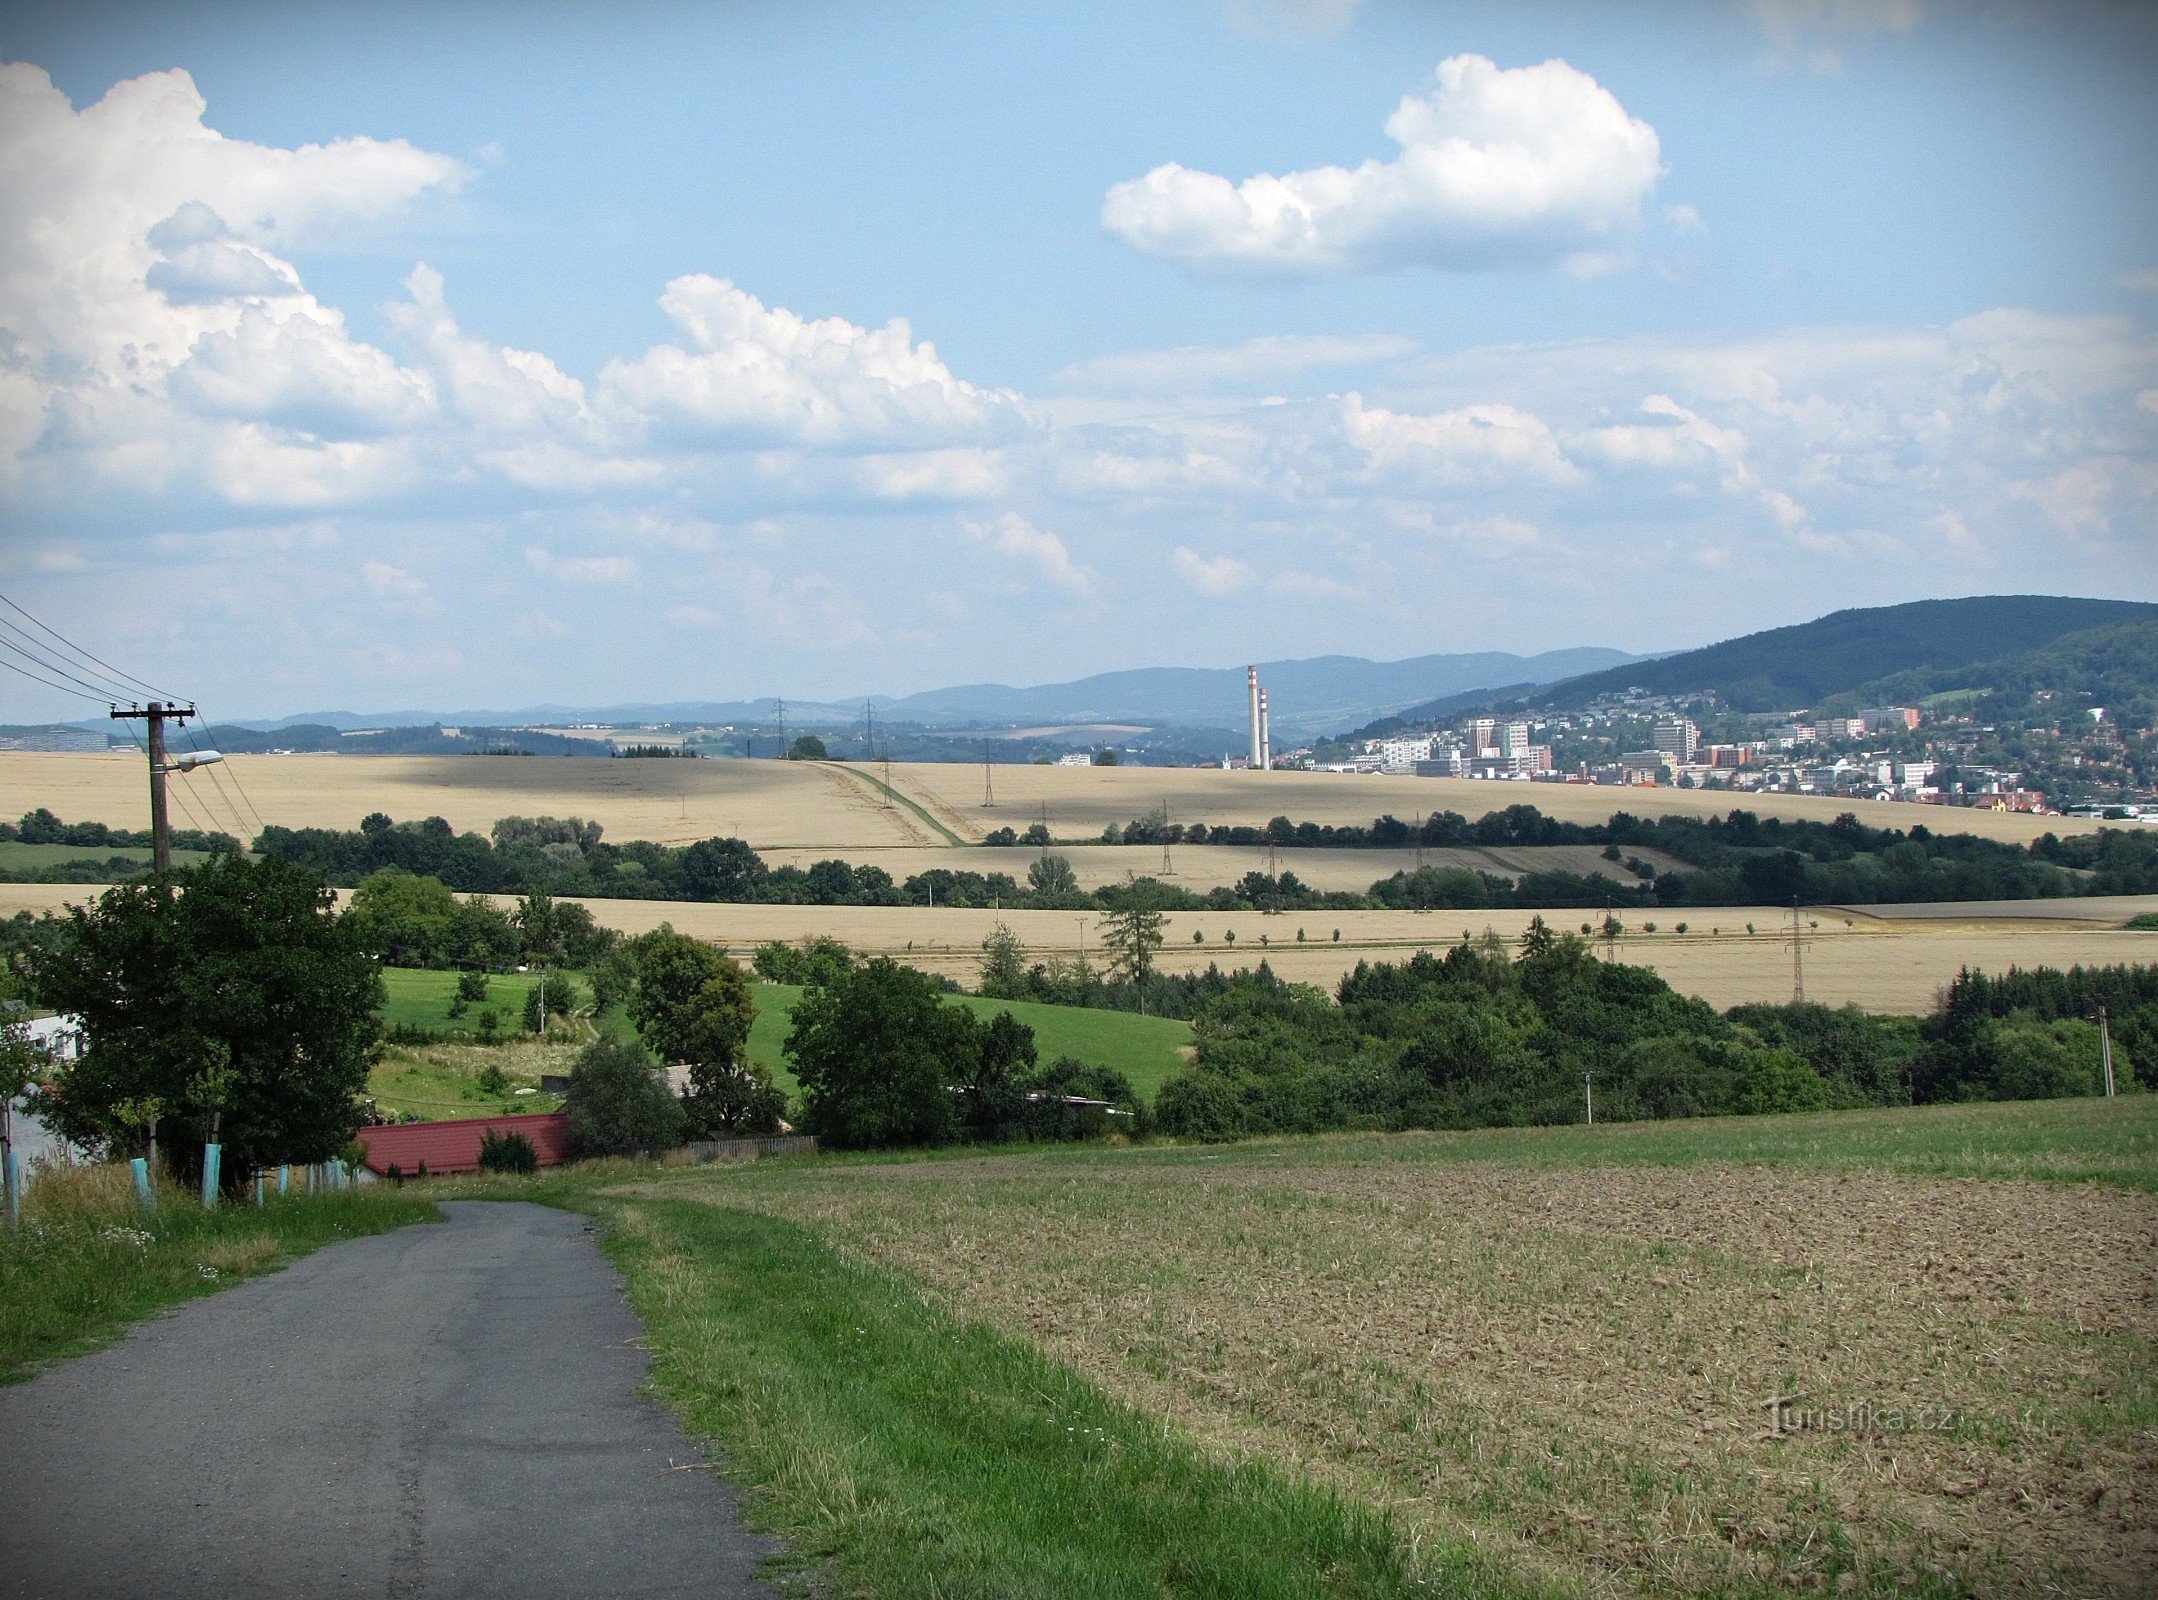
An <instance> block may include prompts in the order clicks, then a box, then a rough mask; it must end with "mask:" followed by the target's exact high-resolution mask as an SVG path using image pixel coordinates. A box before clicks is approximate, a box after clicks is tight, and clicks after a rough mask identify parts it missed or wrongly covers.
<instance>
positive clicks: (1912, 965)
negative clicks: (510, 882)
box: [0, 763, 2158, 1012]
mask: <svg viewBox="0 0 2158 1600" xmlns="http://www.w3.org/2000/svg"><path fill="white" fill-rule="evenodd" d="M622 764H623V765H629V764H630V763H622ZM650 764H651V765H661V764H663V763H650ZM689 764H690V763H684V765H689ZM1336 853H1337V854H1355V855H1361V854H1363V852H1349V851H1343V852H1336ZM97 892H98V890H97V888H96V886H94V885H72V884H68V885H60V884H0V915H4V914H8V913H12V912H14V911H17V910H31V911H40V910H51V909H54V908H57V907H59V906H63V905H69V904H76V903H80V902H81V901H83V900H86V899H88V898H90V897H92V896H94V895H95V894H96V893H97ZM587 903H588V904H589V905H590V906H591V907H592V911H593V914H594V916H595V917H597V918H598V919H599V920H600V921H601V922H603V923H605V924H606V925H608V926H609V927H614V928H619V929H621V930H622V931H623V932H625V933H643V932H646V931H648V930H650V929H652V928H656V927H659V926H660V925H661V924H663V923H664V924H668V925H671V926H672V927H673V928H674V929H675V930H676V931H678V932H681V933H687V934H690V935H692V936H694V937H696V938H700V939H706V940H710V941H712V942H713V943H716V944H720V945H724V946H726V947H727V948H729V949H731V950H732V951H733V952H734V953H735V954H736V955H738V956H743V955H747V954H748V952H749V951H750V950H752V949H754V948H755V947H756V946H757V945H759V944H762V943H764V942H766V941H767V940H772V939H779V940H784V941H790V942H791V941H795V940H799V939H801V938H804V937H806V936H809V935H813V934H827V935H830V936H831V937H833V938H836V939H839V940H842V941H844V942H845V943H847V944H849V945H851V946H853V947H854V948H855V949H857V950H860V951H863V952H866V953H869V954H873V955H888V956H891V957H893V958H894V959H896V960H900V961H904V962H907V963H909V964H911V965H914V966H918V967H921V968H923V969H924V970H925V971H930V972H938V973H943V974H946V975H948V976H951V977H954V978H957V979H959V980H960V981H962V982H967V983H971V982H972V981H973V979H974V976H975V974H976V972H977V970H978V968H979V965H980V960H981V943H982V940H984V939H985V938H987V937H988V936H989V934H990V933H991V932H992V931H993V930H994V929H995V928H996V927H997V925H998V924H999V923H1003V924H1004V925H1006V926H1008V927H1010V928H1011V929H1012V930H1013V931H1014V932H1015V933H1017V934H1018V935H1019V937H1020V938H1021V939H1022V940H1023V941H1024V942H1025V944H1026V946H1027V949H1028V951H1029V954H1030V956H1031V958H1032V959H1035V960H1042V959H1046V958H1048V957H1052V956H1061V957H1065V958H1067V959H1068V958H1074V957H1077V956H1078V955H1080V954H1081V953H1084V954H1086V955H1087V956H1088V958H1089V959H1091V960H1094V961H1097V962H1098V961H1099V959H1100V956H1101V930H1100V925H1099V918H1098V917H1096V916H1095V915H1094V914H1092V913H1088V912H1066V911H1005V912H996V911H978V910H945V909H937V910H931V909H929V908H927V907H922V906H900V907H880V906H770V905H710V904H691V903H687V902H682V901H665V900H592V901H589V902H587ZM2085 905H2086V903H2085V902H2080V901H2070V902H2061V903H2060V911H2059V915H2058V916H2053V915H2049V914H2048V906H2047V904H2046V903H2045V902H2037V901H2016V902H2011V903H2007V904H2004V905H2003V906H2001V907H1998V908H1988V907H1971V908H1968V909H1967V911H1966V912H1965V914H1964V915H1962V916H1960V917H1956V918H1953V919H1951V918H1949V917H1946V916H1934V917H1892V916H1886V915H1876V914H1873V913H1871V912H1867V911H1857V910H1853V911H1844V910H1835V909H1830V908H1825V907H1816V908H1809V909H1808V910H1807V912H1806V914H1805V921H1806V924H1807V925H1806V927H1805V928H1804V930H1803V932H1804V937H1805V948H1804V953H1803V955H1804V967H1805V980H1806V993H1807V995H1808V997H1809V998H1811V999H1814V1000H1818V1001H1822V1002H1824V1003H1826V1004H1829V1005H1846V1004H1850V1005H1858V1006H1861V1007H1864V1008H1865V1009H1867V1010H1869V1011H1900V1012H1918V1011H1923V1010H1926V1009H1927V1008H1928V1007H1930V1006H1931V1005H1932V1003H1933V999H1934V992H1935V991H1936V990H1937V989H1938V988H1940V987H1941V986H1942V985H1943V984H1945V983H1947V982H1948V981H1949V980H1950V979H1951V978H1953V977H1954V976H1955V975H1956V973H1957V971H1958V970H1960V969H1961V968H1963V967H1965V966H1969V967H1973V968H1975V969H1978V970H1980V971H1986V972H2005V971H2006V970H2007V969H2008V968H2009V967H2011V966H2023V967H2030V966H2038V965H2046V966H2055V967H2064V968H2065V967H2070V966H2074V965H2077V964H2078V963H2081V964H2083V965H2085V966H2091V965H2100V966H2103V965H2112V964H2117V963H2122V962H2153V961H2158V933H2154V932H2130V931H2127V930H2124V929H2122V928H2120V927H2119V926H2107V925H2104V924H2098V925H2093V924H2092V923H2090V922H2088V921H2080V920H2077V919H2078V917H2079V916H2080V914H2081V913H2082V912H2083V910H2084V908H2085ZM2106 908H2107V910H2108V912H2109V913H2112V914H2117V916H2118V917H2119V918H2120V919H2121V920H2125V919H2126V918H2127V917H2128V916H2130V915H2133V914H2134V913H2135V912H2136V911H2137V910H2145V911H2148V910H2158V897H2142V898H2140V899H2122V900H2115V901H2108V902H2106ZM1539 915H1540V916H1542V917H1543V918H1544V920H1545V921H1546V922H1548V923H1550V924H1551V925H1553V926H1555V927H1560V928H1578V927H1579V926H1580V925H1581V924H1582V923H1584V922H1587V923H1591V924H1595V923H1598V922H1600V921H1601V920H1602V918H1603V916H1604V911H1603V908H1602V907H1600V906H1597V907H1583V908H1577V909H1573V910H1555V911H1544V912H1529V911H1473V912H1463V911H1431V912H1417V911H1340V912H1333V911H1311V912H1292V913H1285V914H1282V915H1272V914H1269V913H1266V912H1259V911H1228V912H1216V911H1189V912H1172V913H1170V914H1168V916H1167V917H1166V918H1165V943H1164V945H1163V948H1162V950H1161V951H1160V952H1159V958H1160V964H1161V966H1162V968H1163V970H1165V971H1195V970H1203V969H1204V968H1205V967H1206V966H1207V965H1208V964H1209V963H1215V964H1218V965H1220V966H1222V967H1223V968H1225V969H1227V968H1235V967H1250V966H1256V965H1257V964H1258V963H1259V962H1260V961H1262V960H1263V961H1265V962H1267V963H1268V964H1269V965H1271V966H1272V967H1273V969H1274V970H1275V971H1276V972H1278V973H1280V974H1281V975H1282V976H1283V977H1285V978H1288V979H1290V980H1292V981H1294V982H1298V983H1314V984H1320V985H1324V986H1329V987H1330V986H1331V985H1333V984H1334V983H1335V982H1336V981H1338V980H1339V978H1340V977H1341V976H1342V974H1343V973H1345V972H1347V971H1348V970H1350V969H1351V968H1352V967H1354V966H1355V964H1356V963H1357V962H1358V961H1361V960H1371V961H1399V960H1402V959H1404V958H1406V957H1408V956H1411V955H1414V954H1415V953H1416V952H1417V951H1418V950H1420V949H1444V948H1445V947H1446V946H1448V945H1450V944H1452V943H1454V942H1456V941H1458V940H1459V939H1460V938H1461V936H1462V935H1463V934H1464V933H1469V934H1472V935H1473V934H1476V933H1481V932H1482V931H1483V930H1484V929H1486V928H1490V929H1492V930H1493V931H1495V932H1497V933H1498V934H1500V935H1501V936H1502V937H1504V938H1507V939H1517V938H1519V937H1520V934H1521V932H1522V930H1523V929H1524V928H1526V927H1527V925H1528V923H1529V920H1530V918H1531V917H1532V916H1539ZM1627 920H1628V931H1627V933H1626V934H1625V935H1624V936H1623V937H1621V938H1620V939H1619V940H1618V942H1617V944H1616V945H1615V946H1614V947H1613V953H1614V954H1615V955H1616V957H1617V958H1618V959H1619V960H1622V961H1628V962H1632V963H1634V964H1636V965H1639V966H1646V967H1652V968H1654V969H1655V970H1656V971H1657V972H1658V973H1660V974H1662V976H1663V977H1664V979H1665V980H1666V981H1667V982H1669V983H1670V984H1671V985H1672V986H1673V987H1674V988H1677V989H1679V990H1681V991H1683V992H1684V993H1687V994H1694V995H1698V996H1700V997H1701V998H1702V999H1705V1000H1707V1001H1709V1002H1710V1003H1711V1004H1712V1005H1716V1006H1719V1007H1723V1006H1733V1005H1740V1004H1745V1003H1748V1002H1751V1001H1774V1000H1787V999H1789V998H1790V995H1791V987H1792V976H1793V974H1792V961H1791V945H1790V925H1791V910H1790V907H1788V906H1783V907H1775V906H1756V907H1743V906H1741V907H1729V906H1722V907H1716V908H1714V909H1713V910H1691V911H1687V912H1683V913H1664V914H1662V915H1659V916H1656V917H1652V918H1643V917H1640V916H1638V915H1635V916H1631V917H1630V918H1629V919H1627ZM1646 921H1654V922H1655V923H1656V925H1657V928H1656V931H1655V932H1653V933H1651V932H1648V931H1647V930H1646V927H1645V922H1646ZM1680 921H1683V922H1685V924H1686V932H1684V933H1680V932H1678V931H1677V928H1678V923H1679V922H1680ZM1749 924H1751V928H1752V931H1750V932H1749V931H1748V925H1749ZM1337 928H1338V929H1339V930H1340V931H1341V938H1340V939H1339V940H1338V941H1337V940H1335V939H1334V937H1333V934H1334V931H1335V930H1336V929H1337ZM1299 930H1302V932H1303V934H1304V938H1303V939H1302V940H1301V941H1299V940H1298V939H1297V933H1298V931H1299ZM1232 933H1233V934H1235V935H1236V937H1235V940H1234V941H1233V942H1232V941H1230V940H1229V938H1228V935H1230V934H1232ZM1194 934H1197V935H1198V936H1199V938H1198V939H1197V940H1196V941H1195V940H1194V939H1193V935H1194ZM1262 941H1263V942H1262Z"/></svg>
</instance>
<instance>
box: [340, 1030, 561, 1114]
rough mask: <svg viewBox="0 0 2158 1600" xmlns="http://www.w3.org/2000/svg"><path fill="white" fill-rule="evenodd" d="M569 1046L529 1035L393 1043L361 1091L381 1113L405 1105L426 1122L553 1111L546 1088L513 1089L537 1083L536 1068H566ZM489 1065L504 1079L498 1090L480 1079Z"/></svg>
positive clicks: (404, 1108) (555, 1103)
mask: <svg viewBox="0 0 2158 1600" xmlns="http://www.w3.org/2000/svg"><path fill="white" fill-rule="evenodd" d="M574 1060H575V1052H574V1051H573V1050H568V1049H564V1048H561V1047H559V1046H554V1047H549V1046H545V1045H542V1044H541V1043H540V1041H539V1040H538V1039H536V1038H533V1037H532V1036H530V1035H525V1036H523V1038H522V1039H521V1040H520V1042H519V1043H517V1044H513V1045H506V1046H505V1045H491V1046H481V1045H462V1046H461V1045H425V1046H419V1047H410V1046H398V1045H393V1046H391V1047H390V1048H389V1049H388V1050H386V1051H384V1052H383V1056H382V1059H381V1060H380V1061H378V1062H376V1063H375V1066H374V1070H373V1071H371V1072H369V1073H368V1075H367V1092H368V1093H369V1094H370V1095H372V1096H373V1097H374V1101H375V1104H376V1106H377V1107H378V1108H379V1109H380V1110H382V1111H383V1112H384V1113H388V1114H394V1113H397V1112H400V1111H408V1112H411V1113H412V1114H413V1115H415V1116H418V1117H421V1118H424V1119H425V1120H427V1121H430V1122H441V1121H454V1120H456V1119H459V1118H465V1117H500V1116H525V1115H529V1114H530V1113H533V1112H538V1111H556V1110H559V1109H561V1102H560V1101H559V1100H558V1099H557V1098H556V1097H555V1096H554V1095H551V1094H524V1095H520V1094H517V1093H516V1092H515V1091H516V1090H518V1089H520V1088H522V1089H537V1088H538V1087H539V1074H540V1073H541V1072H542V1071H545V1072H567V1071H569V1069H570V1065H571V1063H572V1062H573V1061H574ZM489 1066H497V1067H500V1068H501V1069H502V1071H503V1073H504V1075H505V1076H506V1077H507V1078H508V1079H509V1082H508V1083H507V1084H506V1085H505V1086H504V1087H503V1089H502V1091H501V1092H500V1093H491V1092H489V1091H488V1090H487V1089H486V1088H484V1087H483V1086H482V1085H481V1083H480V1074H481V1073H482V1072H483V1071H485V1070H486V1069H487V1068H488V1067H489Z"/></svg>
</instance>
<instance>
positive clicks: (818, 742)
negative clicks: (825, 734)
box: [787, 733, 831, 761]
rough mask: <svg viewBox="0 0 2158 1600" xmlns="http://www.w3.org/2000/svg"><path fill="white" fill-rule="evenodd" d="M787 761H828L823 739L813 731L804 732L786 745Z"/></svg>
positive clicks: (828, 757)
mask: <svg viewBox="0 0 2158 1600" xmlns="http://www.w3.org/2000/svg"><path fill="white" fill-rule="evenodd" d="M787 759H788V760H789V761H829V760H830V759H831V757H830V756H829V755H828V754H827V753H826V752H825V748H824V741H823V740H822V739H820V738H818V737H817V736H816V735H815V734H813V733H805V734H803V735H802V736H801V737H800V738H799V739H797V740H795V741H794V743H793V744H791V745H789V746H788V747H787Z"/></svg>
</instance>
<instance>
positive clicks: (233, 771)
mask: <svg viewBox="0 0 2158 1600" xmlns="http://www.w3.org/2000/svg"><path fill="white" fill-rule="evenodd" d="M196 720H197V721H198V722H200V721H201V720H202V719H201V718H200V717H197V718H196ZM180 731H181V732H182V733H184V734H186V735H187V742H188V745H189V747H190V748H192V749H193V750H194V751H195V752H196V753H197V754H198V755H199V754H201V753H202V751H203V750H204V749H205V748H206V747H205V746H204V744H203V742H202V741H201V740H200V739H198V738H196V737H195V730H194V729H193V728H191V727H189V726H188V725H187V724H186V723H184V722H183V723H182V724H180ZM220 766H222V767H224V768H225V771H226V773H227V775H229V776H230V777H231V779H232V787H233V788H234V789H235V790H237V791H238V792H239V796H240V799H241V800H242V801H243V802H244V803H245V804H246V806H247V809H248V812H249V813H250V814H251V815H252V816H253V817H254V819H255V826H254V831H253V833H251V834H250V833H248V831H247V818H246V817H244V816H241V815H240V808H239V807H238V806H233V807H232V814H233V815H234V816H235V817H237V818H239V822H240V829H241V832H242V833H243V834H247V836H248V837H250V838H253V837H256V836H258V835H260V834H261V832H262V830H263V828H264V827H265V826H266V824H265V823H264V822H263V820H262V813H261V812H260V811H257V810H256V809H255V802H254V801H253V800H250V799H248V795H247V789H246V788H245V786H244V785H242V784H241V782H240V769H239V768H238V767H234V766H231V765H229V764H227V763H224V762H218V763H216V764H214V765H212V766H210V767H209V768H207V769H206V770H207V771H208V772H209V774H210V777H211V780H212V781H213V782H215V783H216V784H217V789H218V793H220V794H223V793H224V791H225V785H224V782H223V780H222V779H221V778H220V777H219V776H218V768H219V767H220ZM226 804H227V805H231V804H232V802H231V798H230V797H229V796H228V797H227V799H226Z"/></svg>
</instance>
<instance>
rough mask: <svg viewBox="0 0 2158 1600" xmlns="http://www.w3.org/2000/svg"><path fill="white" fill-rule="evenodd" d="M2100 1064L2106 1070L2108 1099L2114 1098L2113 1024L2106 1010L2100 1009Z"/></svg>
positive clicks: (2100, 1007) (2101, 1007)
mask: <svg viewBox="0 0 2158 1600" xmlns="http://www.w3.org/2000/svg"><path fill="white" fill-rule="evenodd" d="M2098 1062H2099V1065H2100V1066H2102V1067H2103V1068H2104V1069H2105V1075H2106V1098H2107V1099H2108V1100H2110V1099H2112V1098H2113V1022H2112V1019H2111V1018H2110V1017H2109V1016H2107V1014H2106V1008H2105V1007H2104V1006H2103V1005H2100V1006H2099V1008H2098Z"/></svg>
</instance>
